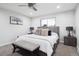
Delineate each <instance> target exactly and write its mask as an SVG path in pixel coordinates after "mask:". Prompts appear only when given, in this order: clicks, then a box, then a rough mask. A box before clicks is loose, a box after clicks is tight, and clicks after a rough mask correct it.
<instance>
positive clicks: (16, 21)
mask: <svg viewBox="0 0 79 59" xmlns="http://www.w3.org/2000/svg"><path fill="white" fill-rule="evenodd" d="M10 24H15V25H23V21H22V20H21V19H20V18H17V17H14V16H10Z"/></svg>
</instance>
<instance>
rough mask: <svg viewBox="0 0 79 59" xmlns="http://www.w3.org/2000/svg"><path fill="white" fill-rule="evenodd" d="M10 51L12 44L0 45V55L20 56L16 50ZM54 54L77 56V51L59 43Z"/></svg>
mask: <svg viewBox="0 0 79 59" xmlns="http://www.w3.org/2000/svg"><path fill="white" fill-rule="evenodd" d="M12 51H13V47H12V45H6V46H4V47H0V56H22V55H21V54H19V53H18V52H15V53H13V54H12ZM17 51H18V49H17ZM54 56H78V53H77V49H76V48H75V47H72V46H67V45H64V44H61V43H60V44H59V45H58V47H57V49H56V53H55V54H54Z"/></svg>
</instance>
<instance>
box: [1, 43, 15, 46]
mask: <svg viewBox="0 0 79 59" xmlns="http://www.w3.org/2000/svg"><path fill="white" fill-rule="evenodd" d="M12 43H13V42H8V43H5V44H0V47H2V46H5V45H8V44H12Z"/></svg>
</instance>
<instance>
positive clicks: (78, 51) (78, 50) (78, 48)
mask: <svg viewBox="0 0 79 59" xmlns="http://www.w3.org/2000/svg"><path fill="white" fill-rule="evenodd" d="M77 53H78V55H79V47H77Z"/></svg>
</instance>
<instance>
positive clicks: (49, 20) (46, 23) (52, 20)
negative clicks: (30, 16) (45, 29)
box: [41, 17, 56, 26]
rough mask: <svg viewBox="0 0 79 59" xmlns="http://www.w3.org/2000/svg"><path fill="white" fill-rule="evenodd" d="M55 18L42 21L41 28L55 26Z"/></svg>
mask: <svg viewBox="0 0 79 59" xmlns="http://www.w3.org/2000/svg"><path fill="white" fill-rule="evenodd" d="M55 19H56V18H55V17H53V18H49V19H42V20H41V26H44V25H47V26H54V25H55Z"/></svg>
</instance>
